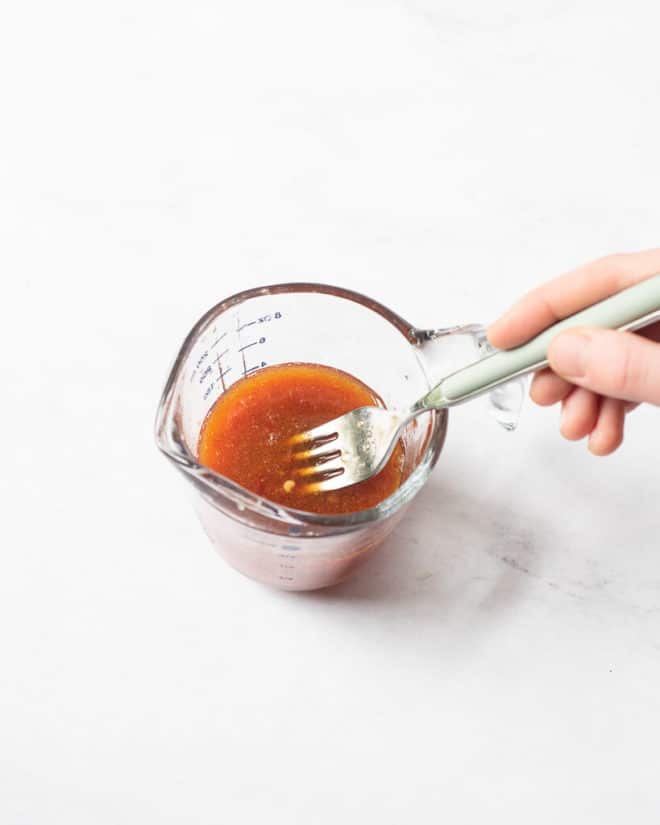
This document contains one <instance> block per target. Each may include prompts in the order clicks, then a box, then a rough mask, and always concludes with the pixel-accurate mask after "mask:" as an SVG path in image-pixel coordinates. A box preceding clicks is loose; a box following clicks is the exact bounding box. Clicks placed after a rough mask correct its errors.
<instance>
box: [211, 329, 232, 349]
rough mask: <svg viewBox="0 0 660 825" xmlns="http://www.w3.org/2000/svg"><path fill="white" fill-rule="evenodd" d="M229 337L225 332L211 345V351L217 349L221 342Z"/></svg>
mask: <svg viewBox="0 0 660 825" xmlns="http://www.w3.org/2000/svg"><path fill="white" fill-rule="evenodd" d="M227 335H228V333H226V332H223V333H222V335H221V336H220V337H219V338H216V340H215V341H214V342H213V343H212V344H211V346H210V347H209V349H213V348H214V347H217V346H218V344H219V343H220V341H222V339H223V338H226V337H227Z"/></svg>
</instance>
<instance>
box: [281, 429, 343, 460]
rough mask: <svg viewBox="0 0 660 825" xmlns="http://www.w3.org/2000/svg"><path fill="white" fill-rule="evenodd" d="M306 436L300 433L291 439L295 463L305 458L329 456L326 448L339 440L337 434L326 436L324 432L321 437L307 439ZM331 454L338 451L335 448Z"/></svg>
mask: <svg viewBox="0 0 660 825" xmlns="http://www.w3.org/2000/svg"><path fill="white" fill-rule="evenodd" d="M307 435H308V433H301V434H300V435H297V436H294V437H293V438H292V439H291V442H290V444H291V445H292V446H293V447H294V450H293V452H292V458H293V459H294V460H296V461H302V460H304V459H306V458H320V457H322V456H323V455H324V454H326V453H327V454H328V455H330V453H328V446H330V447H332V445H333V442H335V441H337V439H338V438H339V433H332V434H328V433H327V432H326V433H325V435H324V436H322V437H318V436H317V437H315V438H309V439H308V438H307ZM303 439H304V440H303ZM332 452H333V453H334V452H338V450H337V449H336V448H335V449H334V450H332ZM339 452H341V451H339Z"/></svg>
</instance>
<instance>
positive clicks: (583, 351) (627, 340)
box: [548, 329, 660, 405]
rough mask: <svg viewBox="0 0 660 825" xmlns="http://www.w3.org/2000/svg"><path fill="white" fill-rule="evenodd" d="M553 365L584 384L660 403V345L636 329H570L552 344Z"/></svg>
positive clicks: (609, 393)
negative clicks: (637, 333)
mask: <svg viewBox="0 0 660 825" xmlns="http://www.w3.org/2000/svg"><path fill="white" fill-rule="evenodd" d="M548 359H549V361H550V366H551V367H552V369H553V370H554V371H555V372H556V373H558V374H559V375H561V376H562V377H563V378H565V379H566V380H567V381H570V382H571V383H572V384H577V385H578V386H580V387H586V388H587V389H590V390H592V391H593V392H596V393H599V394H600V395H607V396H612V397H613V398H621V399H623V400H624V401H648V402H650V403H651V404H658V405H660V345H659V344H657V343H655V342H653V341H649V340H648V339H647V338H643V337H642V336H641V335H635V334H634V333H632V332H615V331H614V330H611V329H578V330H573V329H571V330H566V331H565V332H562V333H560V334H559V335H558V336H557V337H556V338H554V339H553V340H552V341H551V343H550V346H549V348H548Z"/></svg>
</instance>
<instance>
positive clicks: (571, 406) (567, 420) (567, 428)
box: [559, 387, 600, 441]
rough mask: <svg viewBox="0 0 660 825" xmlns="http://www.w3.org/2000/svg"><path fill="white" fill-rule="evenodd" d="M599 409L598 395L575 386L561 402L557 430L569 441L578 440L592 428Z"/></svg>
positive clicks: (596, 419)
mask: <svg viewBox="0 0 660 825" xmlns="http://www.w3.org/2000/svg"><path fill="white" fill-rule="evenodd" d="M599 411H600V397H599V396H598V395H595V394H594V393H593V392H590V391H589V390H585V389H582V387H576V388H575V389H574V390H573V392H572V393H570V394H569V395H568V396H566V398H565V399H564V401H563V403H562V409H561V421H560V424H559V431H560V432H561V434H562V435H563V436H564V438H567V439H568V440H569V441H578V440H579V439H580V438H584V437H585V436H587V435H589V433H590V432H591V431H592V430H593V429H594V427H595V426H596V422H597V421H598V413H599Z"/></svg>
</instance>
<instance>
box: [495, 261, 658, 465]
mask: <svg viewBox="0 0 660 825" xmlns="http://www.w3.org/2000/svg"><path fill="white" fill-rule="evenodd" d="M658 273H660V249H650V250H647V251H645V252H637V253H632V254H624V255H610V256H608V257H606V258H600V259H599V260H597V261H592V262H591V263H588V264H586V265H584V266H581V267H579V268H578V269H575V270H573V271H572V272H568V273H566V274H565V275H561V276H560V277H559V278H556V279H555V280H553V281H549V282H548V283H546V284H543V285H542V286H539V287H537V288H536V289H533V290H532V291H531V292H529V293H528V294H527V295H525V296H524V297H523V298H521V299H520V300H519V301H518V302H517V303H516V304H514V306H513V307H511V309H510V310H508V312H506V313H505V314H504V315H503V316H502V317H501V318H499V319H498V320H497V321H495V323H494V324H492V325H491V327H490V328H489V330H488V339H489V340H490V342H491V344H493V346H495V347H498V348H499V349H510V348H511V347H516V346H518V345H519V344H522V343H524V342H525V341H527V340H528V339H529V338H531V337H533V336H534V335H536V334H537V333H539V332H541V330H543V329H545V328H546V327H548V326H550V325H551V324H554V323H555V322H556V321H559V320H560V319H562V318H566V317H567V316H568V315H572V314H573V313H574V312H577V311H578V310H580V309H583V308H584V307H585V306H588V305H590V304H593V303H595V302H596V301H600V300H602V299H604V298H607V297H609V296H610V295H613V294H614V293H616V292H620V291H621V290H622V289H625V288H626V287H629V286H632V285H633V284H636V283H638V282H639V281H643V280H645V279H646V278H650V277H651V276H653V275H657V274H658ZM548 360H549V362H550V367H549V368H548V369H544V370H541V371H540V372H538V373H536V375H535V376H534V379H533V381H532V385H531V388H530V396H531V398H532V400H533V401H535V402H536V403H537V404H540V405H541V406H544V407H545V406H550V405H552V404H557V403H561V420H560V431H561V434H562V435H563V436H564V437H565V438H568V439H569V440H570V441H578V440H580V439H582V438H587V437H588V439H589V440H588V446H589V450H590V451H591V452H592V453H593V454H594V455H600V456H604V455H609V454H610V453H612V452H614V451H615V450H616V449H617V448H618V447H619V446H620V445H621V443H622V442H623V430H624V421H625V416H626V413H627V412H629V411H630V410H632V409H634V408H635V407H636V406H637V405H638V404H640V403H649V404H655V405H657V406H660V323H656V324H654V325H653V326H651V327H647V328H646V329H644V330H640V331H639V332H637V333H631V332H615V331H613V330H602V329H584V328H583V329H579V330H567V331H566V332H562V333H560V334H559V335H558V336H557V337H556V338H555V339H554V340H553V341H552V343H551V344H550V347H549V350H548Z"/></svg>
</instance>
